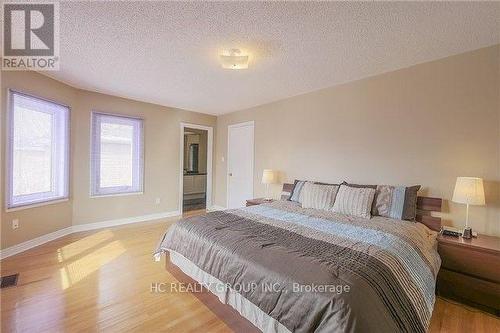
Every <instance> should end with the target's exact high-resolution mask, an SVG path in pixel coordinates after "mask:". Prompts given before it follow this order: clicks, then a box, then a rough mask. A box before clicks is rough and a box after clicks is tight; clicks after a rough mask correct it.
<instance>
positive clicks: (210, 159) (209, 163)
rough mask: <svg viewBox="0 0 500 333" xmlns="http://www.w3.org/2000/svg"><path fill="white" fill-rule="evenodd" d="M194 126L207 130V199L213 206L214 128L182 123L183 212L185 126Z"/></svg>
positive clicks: (207, 202)
mask: <svg viewBox="0 0 500 333" xmlns="http://www.w3.org/2000/svg"><path fill="white" fill-rule="evenodd" d="M185 127H188V128H194V129H199V130H204V131H207V134H208V136H207V194H206V195H207V201H206V205H205V206H206V207H212V164H213V142H214V128H213V127H211V126H204V125H197V124H191V123H185V122H181V123H180V142H179V212H180V213H181V214H182V202H183V197H184V128H185Z"/></svg>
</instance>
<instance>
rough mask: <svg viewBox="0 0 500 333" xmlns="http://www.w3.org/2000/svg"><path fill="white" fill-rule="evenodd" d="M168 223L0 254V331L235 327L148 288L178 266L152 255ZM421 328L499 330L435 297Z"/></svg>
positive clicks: (171, 278) (202, 306)
mask: <svg viewBox="0 0 500 333" xmlns="http://www.w3.org/2000/svg"><path fill="white" fill-rule="evenodd" d="M199 213H200V212H199V211H198V212H189V215H193V214H199ZM174 221H175V219H170V220H162V221H155V222H151V223H142V224H135V225H129V226H123V227H117V228H110V229H103V230H97V231H92V232H85V233H78V234H73V235H70V236H67V237H64V238H60V239H58V240H55V241H52V242H50V243H47V244H45V245H42V246H39V247H37V248H34V249H31V250H29V251H26V252H24V253H21V254H18V255H16V256H13V257H10V258H7V259H4V260H3V261H2V262H1V271H2V276H4V275H9V274H13V273H16V272H19V273H20V275H19V281H18V285H17V287H11V288H6V289H2V290H1V292H0V296H1V329H2V332H28V331H29V332H63V331H64V332H76V331H79V332H82V331H86V332H92V331H107V332H124V331H135V332H155V331H164V332H165V331H166V332H190V331H191V332H195V331H203V332H230V331H232V328H235V327H241V326H237V325H236V326H235V325H234V323H232V322H231V320H228V318H230V316H231V314H229V315H228V314H227V313H221V312H220V311H218V310H217V308H218V307H216V306H213V304H214V301H213V298H210V296H208V295H204V294H203V293H199V294H191V293H180V292H166V293H155V292H152V291H151V286H152V284H154V283H165V282H166V283H170V282H172V283H177V282H178V281H179V280H178V277H179V276H178V272H176V271H175V270H170V269H169V270H168V271H167V270H166V269H165V262H164V260H165V259H164V258H162V262H154V261H153V260H152V251H153V250H154V248H155V246H156V244H157V242H158V240H159V238H160V236H161V234H162V233H163V232H164V231H165V230H166V228H167V227H168V226H169V225H170V224H172V223H173V222H174ZM176 276H177V278H176ZM207 304H208V306H207ZM235 316H236V315H235ZM220 318H224V319H225V320H226V322H224V321H223V320H221V319H220ZM226 323H227V324H226ZM239 331H242V330H239ZM429 331H430V332H495V331H496V332H499V331H500V320H499V319H498V318H497V317H494V316H492V315H489V314H486V313H483V312H480V311H477V310H475V309H471V308H468V307H464V306H461V305H457V304H454V303H450V302H449V301H446V300H443V299H439V298H438V300H437V302H436V306H435V310H434V314H433V318H432V322H431V326H430V329H429Z"/></svg>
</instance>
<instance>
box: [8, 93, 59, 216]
mask: <svg viewBox="0 0 500 333" xmlns="http://www.w3.org/2000/svg"><path fill="white" fill-rule="evenodd" d="M7 135H8V139H7V187H6V190H7V195H6V199H7V208H15V207H20V206H26V205H32V204H38V203H42V202H48V201H54V200H59V199H65V198H68V187H69V108H68V107H67V106H64V105H60V104H57V103H54V102H50V101H47V100H44V99H40V98H37V97H34V96H29V95H26V94H23V93H20V92H16V91H12V90H10V91H9V115H8V131H7Z"/></svg>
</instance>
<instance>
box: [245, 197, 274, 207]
mask: <svg viewBox="0 0 500 333" xmlns="http://www.w3.org/2000/svg"><path fill="white" fill-rule="evenodd" d="M273 201H274V200H273V199H271V200H266V199H264V198H256V199H248V200H247V207H249V206H257V205H260V204H263V203H268V202H273Z"/></svg>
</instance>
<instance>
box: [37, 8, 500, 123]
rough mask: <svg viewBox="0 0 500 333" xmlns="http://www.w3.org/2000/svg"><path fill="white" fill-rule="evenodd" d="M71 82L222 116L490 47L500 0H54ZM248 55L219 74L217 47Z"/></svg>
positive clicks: (498, 32)
mask: <svg viewBox="0 0 500 333" xmlns="http://www.w3.org/2000/svg"><path fill="white" fill-rule="evenodd" d="M60 17H61V70H60V71H59V72H50V73H48V72H45V73H46V74H48V75H49V76H52V77H54V78H56V79H58V80H61V81H63V82H66V83H69V84H71V85H73V86H76V87H79V88H83V89H88V90H92V91H98V92H103V93H108V94H112V95H117V96H123V97H127V98H132V99H137V100H141V101H146V102H151V103H156V104H161V105H166V106H172V107H178V108H184V109H188V110H194V111H198V112H205V113H211V114H222V113H227V112H231V111H236V110H240V109H245V108H248V107H251V106H255V105H260V104H264V103H268V102H272V101H276V100H279V99H283V98H286V97H290V96H294V95H298V94H302V93H306V92H309V91H314V90H317V89H321V88H325V87H328V86H332V85H335V84H339V83H343V82H347V81H352V80H356V79H360V78H363V77H367V76H371V75H376V74H379V73H383V72H387V71H391V70H395V69H398V68H403V67H408V66H411V65H414V64H417V63H422V62H426V61H430V60H434V59H438V58H443V57H446V56H449V55H453V54H458V53H462V52H466V51H469V50H473V49H478V48H481V47H485V46H489V45H493V44H497V43H500V3H477V2H476V3H468V2H462V3H443V2H439V3H408V2H403V3H401V2H399V3H380V2H379V3H377V2H376V3H359V2H357V3H347V2H329V3H325V2H323V3H318V2H315V3H303V2H302V3H296V2H294V3H292V2H288V3H284V2H267V3H264V2H239V3H234V2H233V3H229V2H226V3H214V2H194V3H193V2H189V3H185V2H175V3H173V2H107V3H102V2H101V3H96V2H92V3H88V2H87V3H84V2H63V3H62V4H61V14H60ZM229 48H240V49H242V50H248V52H250V54H251V60H250V68H249V69H248V70H242V71H231V70H224V69H222V68H221V67H220V63H219V59H218V54H219V52H220V50H221V49H229Z"/></svg>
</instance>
